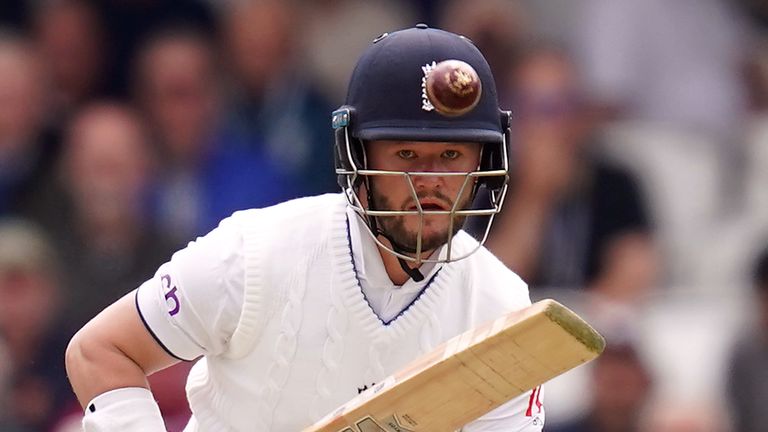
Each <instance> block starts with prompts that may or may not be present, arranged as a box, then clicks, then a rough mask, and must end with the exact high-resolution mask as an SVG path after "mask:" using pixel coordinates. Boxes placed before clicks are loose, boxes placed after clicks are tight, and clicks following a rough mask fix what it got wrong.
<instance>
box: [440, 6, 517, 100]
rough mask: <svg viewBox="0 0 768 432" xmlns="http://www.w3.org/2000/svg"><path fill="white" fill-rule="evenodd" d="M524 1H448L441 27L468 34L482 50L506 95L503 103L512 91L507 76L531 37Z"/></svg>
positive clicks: (500, 90)
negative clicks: (522, 4) (469, 4)
mask: <svg viewBox="0 0 768 432" xmlns="http://www.w3.org/2000/svg"><path fill="white" fill-rule="evenodd" d="M524 12H525V11H524V10H523V8H522V7H521V6H520V2H517V1H509V0H484V1H481V2H475V3H473V4H472V6H471V7H467V2H466V1H463V0H452V1H450V2H447V4H446V5H445V7H444V8H443V11H442V14H441V19H440V22H441V28H444V29H445V30H448V31H452V32H454V33H457V34H460V35H464V36H466V37H468V38H469V39H471V40H472V42H474V44H475V45H476V46H477V47H478V49H480V51H482V53H483V55H484V56H485V58H486V59H487V60H488V64H490V66H491V70H493V74H494V76H495V77H496V81H498V82H497V83H496V87H497V89H498V92H499V95H501V96H502V100H501V101H500V103H501V106H509V104H510V103H511V102H512V101H509V100H504V97H505V96H508V95H509V94H510V91H509V89H507V85H509V84H510V83H509V82H506V81H505V80H504V79H502V78H503V77H507V76H509V75H510V74H511V73H512V68H513V67H514V65H515V61H516V60H517V56H518V55H519V51H520V49H521V47H522V46H523V45H524V44H525V43H526V42H527V40H526V39H528V38H529V35H528V34H529V32H530V29H529V28H528V18H527V16H526V14H525V13H524Z"/></svg>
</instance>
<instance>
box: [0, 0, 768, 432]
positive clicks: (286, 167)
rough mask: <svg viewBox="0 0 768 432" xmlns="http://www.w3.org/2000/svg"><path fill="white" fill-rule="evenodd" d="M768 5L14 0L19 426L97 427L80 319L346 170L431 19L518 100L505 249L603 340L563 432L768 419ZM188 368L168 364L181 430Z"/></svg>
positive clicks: (7, 306)
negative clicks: (403, 33) (371, 101)
mask: <svg viewBox="0 0 768 432" xmlns="http://www.w3.org/2000/svg"><path fill="white" fill-rule="evenodd" d="M766 4H767V3H766V2H764V1H760V0H738V1H733V0H675V1H671V2H670V1H664V0H643V1H637V0H475V1H471V2H469V1H459V0H453V1H440V0H411V1H406V0H400V1H398V0H315V1H309V0H304V1H300V0H26V1H25V0H14V1H3V2H0V431H3V432H5V431H8V432H38V431H41V432H49V431H50V432H69V431H75V430H78V428H79V415H80V414H79V413H80V411H79V406H78V405H77V402H76V400H75V398H74V395H73V394H72V392H71V390H70V389H69V386H68V383H67V379H66V376H65V371H64V365H63V352H64V349H65V347H66V344H67V342H68V341H69V338H70V337H71V336H72V334H73V333H74V332H75V331H76V330H77V329H78V328H79V327H80V326H82V325H83V324H84V323H85V322H86V321H87V320H89V319H90V318H91V317H93V316H94V315H95V314H97V313H98V312H99V311H100V310H101V309H102V308H104V307H105V306H106V305H108V304H110V303H111V302H113V301H114V300H116V299H117V298H119V297H120V296H122V295H123V294H125V293H127V292H129V291H131V290H132V289H133V288H135V287H137V286H138V285H139V284H140V283H141V282H143V281H144V280H146V279H148V278H149V277H150V276H151V275H152V274H153V272H154V270H155V269H156V268H157V267H158V266H159V265H160V264H162V263H163V262H165V261H167V260H168V259H169V258H170V255H171V254H172V253H173V251H174V250H176V249H178V248H180V247H183V245H184V244H186V242H188V241H190V240H192V239H194V238H195V237H196V236H198V235H202V234H204V233H206V232H207V231H209V230H210V229H211V228H213V227H215V226H216V224H217V223H218V221H219V220H220V219H222V218H224V217H226V216H228V215H229V214H231V213H232V212H233V211H236V210H239V209H243V208H249V207H262V206H267V205H271V204H274V203H277V202H280V201H283V200H286V199H290V198H293V197H298V196H306V195H313V194H318V193H324V192H334V191H337V190H338V187H337V186H336V183H335V176H334V173H333V160H332V133H331V130H330V112H331V111H332V110H333V109H334V108H335V107H337V106H339V105H341V104H342V103H343V100H344V94H345V91H346V81H347V79H348V77H349V75H350V74H351V71H352V68H353V65H354V62H355V61H356V59H357V57H358V55H359V54H360V53H361V52H362V50H363V49H364V48H365V47H366V46H367V45H368V43H370V41H371V40H372V39H374V38H375V37H376V36H378V35H379V34H381V33H383V32H385V31H391V30H393V29H399V28H407V27H411V26H413V25H414V24H416V23H418V22H425V23H428V24H429V25H431V26H434V27H441V28H444V29H447V30H451V31H454V32H456V33H460V34H463V35H465V36H467V37H469V38H470V39H471V40H473V41H474V42H475V44H476V45H477V46H478V47H479V48H480V49H481V51H483V53H484V54H485V55H486V57H487V59H488V61H489V63H490V64H491V67H492V68H493V70H494V73H495V76H496V80H497V83H496V84H497V87H498V89H499V94H500V98H501V101H500V102H501V104H502V106H503V107H505V108H510V109H512V110H513V113H514V120H513V121H514V123H513V133H512V135H513V136H512V141H511V144H510V149H509V150H510V155H511V159H512V162H511V175H510V177H511V178H510V188H509V192H508V194H507V200H506V203H505V206H504V210H503V212H502V214H500V215H499V216H498V217H497V218H496V221H495V223H494V227H493V229H492V230H491V232H490V235H489V240H488V243H487V246H488V247H489V249H491V250H492V251H493V252H494V253H495V254H496V255H497V256H499V258H501V259H502V260H503V261H504V262H505V263H506V264H507V265H508V266H509V267H510V268H512V269H513V270H515V271H516V272H517V273H518V274H520V275H521V276H522V277H523V278H524V279H525V280H526V281H528V282H529V285H530V290H531V295H532V297H533V298H534V299H538V298H543V297H554V298H556V299H559V300H561V301H562V302H563V303H565V304H567V305H569V306H571V307H572V308H574V309H575V310H577V311H578V312H580V313H582V314H583V315H584V316H585V317H587V319H588V320H590V321H591V322H594V323H595V325H596V327H597V328H598V329H599V330H601V331H602V332H603V333H604V334H605V335H606V337H607V340H608V347H607V350H606V353H605V354H604V355H603V356H602V357H601V358H600V359H599V360H597V361H596V362H594V364H592V365H590V366H588V367H583V368H579V369H578V370H576V371H574V372H573V373H569V374H567V375H565V376H563V377H562V378H558V379H557V380H555V381H553V382H552V383H551V385H550V386H548V388H547V394H546V395H545V404H546V405H547V417H548V418H547V423H548V425H547V427H546V429H545V430H546V431H551V432H558V431H559V432H577V431H578V432H634V431H638V432H649V431H655V432H721V431H722V432H728V431H733V432H757V431H768V410H765V409H764V408H763V407H764V406H765V405H766V404H768V190H767V189H768V6H766ZM470 226H471V225H470ZM477 234H478V235H481V234H482V233H477ZM189 367H190V365H188V364H182V365H179V366H177V367H174V368H171V369H169V370H167V371H164V372H162V373H160V374H156V375H155V376H153V377H152V379H151V383H152V388H153V391H154V392H155V394H156V396H157V397H158V399H159V402H160V406H161V409H162V411H163V414H164V417H165V419H166V421H167V424H168V427H169V430H171V431H175V430H180V429H181V428H182V427H183V425H184V424H185V421H186V418H187V416H188V407H187V406H186V402H185V399H184V394H183V386H184V377H185V375H186V371H187V370H188V369H189Z"/></svg>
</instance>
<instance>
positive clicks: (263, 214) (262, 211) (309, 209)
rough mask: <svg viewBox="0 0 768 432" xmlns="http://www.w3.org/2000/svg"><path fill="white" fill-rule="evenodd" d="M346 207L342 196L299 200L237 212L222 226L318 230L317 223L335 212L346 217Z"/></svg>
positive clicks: (327, 195)
mask: <svg viewBox="0 0 768 432" xmlns="http://www.w3.org/2000/svg"><path fill="white" fill-rule="evenodd" d="M345 206H346V201H345V198H344V196H343V195H342V194H340V193H334V194H324V195H317V196H311V197H304V198H296V199H292V200H289V201H285V202H282V203H280V204H276V205H273V206H270V207H264V208H254V209H248V210H241V211H237V212H235V213H233V214H232V216H231V217H230V218H228V219H225V221H224V222H222V223H227V224H235V225H238V226H240V227H246V226H252V225H254V224H256V225H258V226H260V227H262V228H264V229H267V230H270V229H276V228H282V227H283V226H290V227H292V228H293V229H296V230H301V229H302V228H306V229H309V230H313V229H316V228H317V226H318V225H317V224H318V223H322V222H323V221H324V220H326V219H330V218H331V216H332V215H333V214H334V212H336V213H341V214H344V212H343V209H344V208H346V207H345ZM340 210H341V211H340Z"/></svg>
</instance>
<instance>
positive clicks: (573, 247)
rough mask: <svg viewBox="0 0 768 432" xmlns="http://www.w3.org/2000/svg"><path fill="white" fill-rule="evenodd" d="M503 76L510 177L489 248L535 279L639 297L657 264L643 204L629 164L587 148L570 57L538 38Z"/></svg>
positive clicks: (585, 114)
mask: <svg viewBox="0 0 768 432" xmlns="http://www.w3.org/2000/svg"><path fill="white" fill-rule="evenodd" d="M510 79H511V82H512V83H511V85H510V88H512V89H513V99H514V101H515V102H514V104H513V108H514V109H515V112H516V117H515V125H514V126H513V131H514V134H515V136H514V137H513V139H512V143H513V148H512V149H511V152H512V156H511V158H512V160H513V165H512V169H511V172H512V179H511V186H510V192H509V194H508V196H507V201H506V204H505V206H504V211H503V213H502V214H501V215H500V217H499V220H498V221H497V222H496V224H495V225H494V230H493V232H492V234H491V238H490V239H489V241H488V247H489V248H490V249H491V250H492V251H493V252H494V253H495V254H496V255H498V256H499V257H500V258H501V259H502V261H504V262H505V263H506V264H507V265H508V266H509V267H510V268H512V269H513V270H515V271H516V272H517V273H518V274H520V275H521V276H522V277H523V278H524V279H526V280H528V281H530V283H531V284H532V285H534V286H549V287H565V288H581V287H583V286H585V285H588V286H591V287H592V288H595V289H596V290H598V291H599V292H600V293H601V294H604V295H605V296H606V297H608V298H611V299H613V300H618V301H626V302H630V303H631V302H632V301H635V300H637V299H639V298H642V297H644V296H645V295H646V294H647V291H648V289H650V288H652V287H653V285H654V284H655V275H656V272H657V268H656V267H657V263H656V254H655V252H654V247H653V240H652V238H651V231H650V223H649V216H648V210H647V209H646V207H645V204H644V202H643V199H642V197H641V194H640V191H639V190H638V187H637V185H636V184H635V181H634V179H633V178H632V177H631V176H630V175H629V173H627V172H625V171H623V170H621V169H619V168H618V167H614V166H610V165H607V164H606V163H605V162H603V161H602V160H600V159H599V158H597V157H595V155H594V154H592V151H591V150H590V147H591V145H592V142H593V141H594V138H593V134H594V130H595V127H596V124H595V120H594V118H593V116H592V115H591V114H590V112H589V111H588V109H587V106H586V104H585V100H584V97H583V94H582V92H581V89H580V88H579V86H578V82H577V77H576V75H575V73H574V70H573V67H572V65H571V64H570V63H569V61H568V59H567V57H566V56H565V55H564V54H563V53H562V52H560V51H559V50H557V49H555V48H552V47H544V46H542V47H537V48H534V49H532V50H531V51H530V52H527V53H526V54H525V55H524V57H522V59H521V62H520V64H519V65H518V67H517V69H516V72H515V73H514V74H513V75H512V76H511V77H510Z"/></svg>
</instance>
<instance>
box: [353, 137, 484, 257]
mask: <svg viewBox="0 0 768 432" xmlns="http://www.w3.org/2000/svg"><path fill="white" fill-rule="evenodd" d="M480 147H481V146H480V144H478V143H446V142H415V141H372V142H370V143H368V144H367V146H366V152H367V157H368V168H369V169H373V170H385V171H405V172H412V173H413V172H433V173H435V175H434V176H432V175H430V176H411V181H412V183H413V189H415V192H416V195H417V197H418V202H419V203H420V204H421V208H422V210H423V211H441V210H442V211H448V210H451V209H452V208H453V205H454V203H456V202H457V201H458V203H459V205H458V207H457V210H460V209H466V208H467V207H468V206H469V204H470V202H471V200H472V189H473V187H474V179H472V180H470V181H468V182H467V185H466V187H465V188H464V190H463V191H462V185H464V182H465V181H466V177H465V176H446V175H440V173H445V172H469V171H475V170H477V168H478V165H479V164H480ZM370 184H371V189H372V190H371V196H372V199H373V203H372V205H371V204H368V207H369V209H375V210H409V211H416V210H418V207H417V202H416V200H414V198H413V192H412V189H411V187H410V185H409V183H408V179H407V178H405V177H403V176H370ZM459 193H461V196H459ZM361 195H362V196H361V199H362V200H363V202H365V199H366V197H365V195H366V194H365V191H364V190H363V191H362V193H361ZM421 219H422V218H421V217H419V215H407V216H382V217H377V223H378V224H379V226H380V227H381V228H382V230H383V231H384V232H385V233H386V234H387V235H388V236H390V240H391V241H394V243H395V244H396V245H397V246H398V247H400V248H404V249H405V252H410V253H415V252H416V250H417V247H416V246H417V236H418V232H419V226H420V225H421V224H422V221H421ZM464 219H465V218H464V217H456V218H455V219H454V226H453V233H455V232H456V231H458V230H459V228H461V225H462V224H463V222H464ZM421 229H422V246H421V250H422V251H423V252H428V251H431V250H434V249H436V248H437V247H439V246H441V245H443V244H445V243H446V241H447V239H448V230H449V229H450V215H447V214H445V215H429V216H424V218H423V226H422V228H421ZM453 233H452V234H453Z"/></svg>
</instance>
